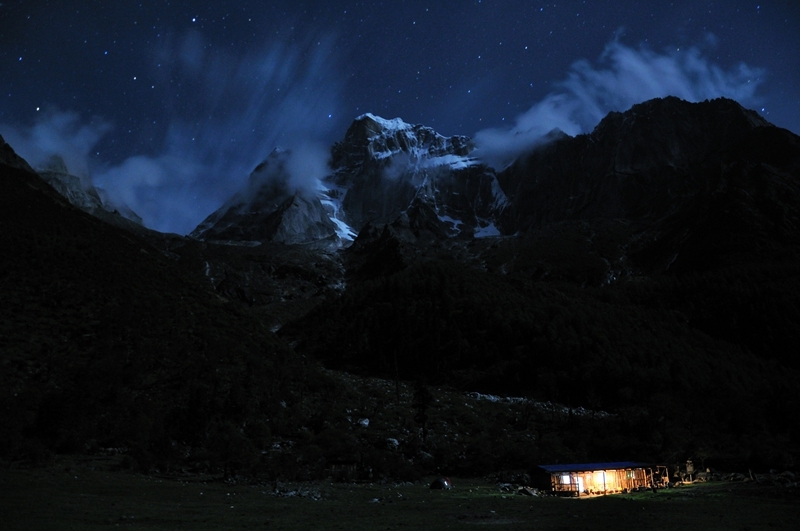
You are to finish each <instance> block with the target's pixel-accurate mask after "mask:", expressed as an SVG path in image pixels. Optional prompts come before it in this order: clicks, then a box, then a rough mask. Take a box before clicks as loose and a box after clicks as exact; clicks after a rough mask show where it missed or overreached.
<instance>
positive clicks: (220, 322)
mask: <svg viewBox="0 0 800 531" xmlns="http://www.w3.org/2000/svg"><path fill="white" fill-rule="evenodd" d="M0 190H1V191H0V248H2V249H3V254H2V260H0V294H2V304H1V305H0V352H1V353H2V356H1V359H0V363H2V372H1V374H2V385H0V422H2V425H3V434H4V436H3V437H2V439H0V441H2V444H1V445H0V456H3V457H15V456H21V455H22V456H24V455H27V456H28V457H30V458H33V459H37V458H41V457H44V456H45V455H46V454H47V453H48V452H50V451H58V452H79V451H85V450H86V449H87V448H90V447H97V446H101V447H109V446H113V447H126V448H128V449H129V450H130V452H131V454H132V455H134V456H135V457H137V458H138V459H140V460H141V461H142V463H143V464H145V465H147V462H149V461H152V460H153V459H156V458H158V459H171V458H174V457H176V455H175V454H178V453H180V454H182V455H181V457H186V456H187V455H193V457H194V458H197V459H213V460H215V461H216V462H218V463H228V462H231V463H233V464H235V463H236V462H237V460H238V459H240V458H242V456H243V455H245V456H246V459H251V460H252V459H256V460H257V459H258V455H259V454H258V452H257V451H256V449H258V448H261V447H263V446H264V445H265V444H267V440H268V438H269V434H270V429H273V430H275V429H278V430H280V426H279V425H278V424H277V423H275V424H273V425H272V427H271V428H270V427H268V426H267V425H266V424H265V422H264V419H265V418H273V419H276V418H278V417H279V415H278V416H276V415H274V412H275V408H277V407H280V406H279V402H280V401H281V400H287V399H289V398H290V397H291V396H293V394H294V393H295V391H296V389H297V388H299V387H300V384H296V383H295V382H298V381H302V380H303V379H304V375H305V374H306V371H307V368H306V367H305V366H303V365H302V364H300V363H298V362H297V361H296V358H295V356H294V355H293V354H292V353H291V351H290V350H289V349H288V348H287V347H286V346H285V345H284V344H283V343H282V342H281V341H279V340H277V339H276V338H274V336H273V335H272V334H271V333H270V332H269V331H268V330H267V329H265V327H264V326H263V325H261V324H260V323H259V321H257V320H256V319H254V318H253V317H252V316H250V315H248V314H246V313H245V312H244V311H243V310H242V309H240V308H239V307H238V306H237V305H235V304H231V303H230V302H227V301H226V300H225V299H222V298H220V297H218V296H216V295H213V294H212V293H210V292H209V291H208V290H207V289H206V286H205V284H204V283H201V282H200V281H199V279H195V278H194V277H193V276H191V275H188V274H187V273H186V272H184V271H183V270H181V269H179V268H178V267H177V265H176V262H175V261H174V260H172V259H170V258H167V257H165V256H164V255H162V254H161V253H159V252H158V251H157V250H156V249H155V248H153V247H151V246H150V245H148V244H147V243H146V242H145V241H144V240H142V239H141V238H139V237H137V236H135V235H132V234H130V233H127V232H124V231H122V230H119V229H117V228H114V227H112V226H110V225H107V224H105V223H102V222H100V221H99V220H97V219H94V218H92V217H91V216H89V215H87V214H85V213H83V212H81V211H78V210H77V209H75V208H73V207H72V206H71V205H69V204H68V203H66V201H64V200H62V199H60V196H58V194H56V193H55V192H54V191H53V190H52V189H50V188H49V186H47V185H45V184H44V183H43V182H42V181H41V180H39V178H38V176H36V175H35V174H32V173H29V172H26V171H24V170H19V169H15V168H11V167H9V166H5V165H4V166H0ZM245 426H246V427H247V428H246V429H243V427H245ZM246 449H250V450H252V452H249V453H248V452H245V451H244V450H246ZM203 456H204V457H203Z"/></svg>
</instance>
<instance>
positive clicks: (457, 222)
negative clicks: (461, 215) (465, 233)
mask: <svg viewBox="0 0 800 531" xmlns="http://www.w3.org/2000/svg"><path fill="white" fill-rule="evenodd" d="M439 220H441V221H443V222H445V223H449V224H451V225H452V226H453V229H454V230H455V231H456V232H461V229H460V228H459V226H461V225H463V224H464V223H463V222H462V221H461V220H459V219H455V218H451V217H450V216H439Z"/></svg>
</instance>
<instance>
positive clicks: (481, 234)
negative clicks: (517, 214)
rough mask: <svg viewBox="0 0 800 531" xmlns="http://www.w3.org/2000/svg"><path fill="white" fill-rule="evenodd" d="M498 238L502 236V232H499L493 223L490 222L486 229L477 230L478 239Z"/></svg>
mask: <svg viewBox="0 0 800 531" xmlns="http://www.w3.org/2000/svg"><path fill="white" fill-rule="evenodd" d="M496 236H500V231H499V230H497V227H495V225H494V223H493V222H489V224H488V225H487V226H485V227H476V228H475V237H476V238H494V237H496Z"/></svg>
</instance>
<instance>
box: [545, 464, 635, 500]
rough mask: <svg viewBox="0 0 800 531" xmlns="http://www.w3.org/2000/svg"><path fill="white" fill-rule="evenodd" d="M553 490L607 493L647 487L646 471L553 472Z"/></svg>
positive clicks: (577, 493) (578, 493) (575, 492)
mask: <svg viewBox="0 0 800 531" xmlns="http://www.w3.org/2000/svg"><path fill="white" fill-rule="evenodd" d="M550 482H551V488H552V490H553V491H554V492H559V493H564V494H566V493H574V494H575V495H578V496H579V495H581V494H609V493H613V492H623V491H630V490H632V489H634V488H637V487H647V486H648V481H647V472H646V471H645V470H644V469H643V468H633V469H619V470H592V471H583V472H554V473H552V474H551V478H550Z"/></svg>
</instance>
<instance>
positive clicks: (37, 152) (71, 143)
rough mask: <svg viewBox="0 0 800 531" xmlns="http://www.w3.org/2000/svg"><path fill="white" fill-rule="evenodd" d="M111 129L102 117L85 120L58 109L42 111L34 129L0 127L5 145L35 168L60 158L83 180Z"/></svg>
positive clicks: (75, 114)
mask: <svg viewBox="0 0 800 531" xmlns="http://www.w3.org/2000/svg"><path fill="white" fill-rule="evenodd" d="M111 129H112V126H111V124H110V123H109V122H107V121H105V120H103V119H102V118H94V119H91V120H88V121H86V120H83V119H82V118H81V116H80V115H79V114H78V113H77V112H73V111H62V110H59V109H48V110H43V111H41V112H40V113H38V114H37V116H36V120H35V122H34V123H33V125H31V126H14V125H10V124H0V134H2V135H3V137H5V139H6V142H8V143H9V144H10V145H11V146H12V147H13V148H14V150H15V151H16V152H17V153H18V154H19V155H20V156H21V157H22V158H24V159H25V160H27V161H28V163H29V164H30V165H31V166H33V167H34V168H40V167H42V166H43V165H44V164H46V163H47V161H48V159H49V158H50V157H51V156H52V155H60V156H61V158H62V159H64V163H65V164H66V165H67V168H68V169H69V171H70V172H71V173H73V174H74V175H78V176H80V177H88V176H89V162H88V161H89V153H90V152H91V151H92V148H93V147H94V146H95V144H97V142H98V141H99V140H100V139H101V138H102V137H103V136H104V135H106V134H107V133H108V132H109V131H111Z"/></svg>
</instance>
